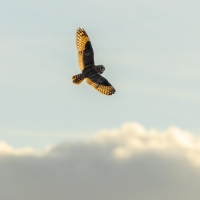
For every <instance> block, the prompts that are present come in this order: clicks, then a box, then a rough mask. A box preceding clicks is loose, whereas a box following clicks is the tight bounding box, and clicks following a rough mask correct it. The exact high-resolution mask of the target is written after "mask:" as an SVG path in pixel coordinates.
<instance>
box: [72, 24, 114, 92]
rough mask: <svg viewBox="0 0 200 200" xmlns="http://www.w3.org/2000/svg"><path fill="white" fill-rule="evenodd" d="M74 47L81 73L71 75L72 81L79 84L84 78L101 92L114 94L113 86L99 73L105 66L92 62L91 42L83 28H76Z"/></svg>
mask: <svg viewBox="0 0 200 200" xmlns="http://www.w3.org/2000/svg"><path fill="white" fill-rule="evenodd" d="M76 47H77V51H78V64H79V67H80V69H81V71H82V73H81V74H78V75H75V76H73V77H72V81H73V83H75V84H80V83H82V81H84V79H85V80H86V82H87V83H88V84H89V85H91V86H92V87H94V88H95V89H96V90H98V91H99V92H101V93H102V94H106V95H112V94H114V93H115V88H114V87H113V86H112V85H111V84H110V83H109V82H108V81H107V79H105V78H104V77H103V76H101V75H100V74H102V73H103V72H104V70H105V67H104V66H103V65H95V64H94V52H93V49H92V44H91V42H90V39H89V37H88V35H87V33H86V32H85V30H84V29H83V28H78V29H77V31H76Z"/></svg>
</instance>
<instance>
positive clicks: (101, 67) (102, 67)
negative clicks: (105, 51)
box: [99, 65, 106, 74]
mask: <svg viewBox="0 0 200 200" xmlns="http://www.w3.org/2000/svg"><path fill="white" fill-rule="evenodd" d="M105 69H106V68H105V67H104V66H103V65H99V71H100V74H102V73H103V72H104V71H105Z"/></svg>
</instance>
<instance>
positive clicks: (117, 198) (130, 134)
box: [0, 123, 200, 200]
mask: <svg viewBox="0 0 200 200" xmlns="http://www.w3.org/2000/svg"><path fill="white" fill-rule="evenodd" d="M0 169H1V172H0V195H1V198H2V199H7V200H13V199H15V200H26V199H29V200H35V199H37V200H47V199H48V200H55V199H70V200H77V199H87V200H93V199H95V200H102V199H104V200H121V199H137V200H146V199H154V200H158V199H159V200H160V199H162V200H163V199H164V200H165V199H166V200H167V199H170V200H188V199H192V200H193V199H194V200H196V199H199V197H200V191H199V188H198V186H199V184H200V138H199V137H197V136H195V135H193V134H191V133H189V132H187V131H183V130H180V129H179V128H176V127H171V128H169V129H167V130H165V131H163V132H160V131H157V130H146V129H145V128H144V127H142V126H141V125H140V124H137V123H126V124H124V125H123V126H122V127H121V128H120V129H116V130H104V131H102V132H100V133H99V134H97V135H96V136H95V137H94V138H93V139H91V140H90V142H87V143H86V142H85V143H73V144H69V143H62V144H59V145H56V146H53V147H49V148H46V149H45V150H43V151H38V150H34V149H31V148H23V149H15V148H13V147H11V146H9V145H8V144H6V143H4V142H1V143H0Z"/></svg>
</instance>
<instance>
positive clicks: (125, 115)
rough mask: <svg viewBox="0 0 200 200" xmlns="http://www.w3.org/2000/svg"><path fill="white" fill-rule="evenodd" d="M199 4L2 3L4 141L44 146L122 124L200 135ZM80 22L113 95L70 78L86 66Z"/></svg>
mask: <svg viewBox="0 0 200 200" xmlns="http://www.w3.org/2000/svg"><path fill="white" fill-rule="evenodd" d="M199 6H200V3H198V2H197V1H193V0H192V1H184V0H182V1H179V0H173V1H172V0H169V1H167V2H166V1H165V2H164V1H156V0H155V1H154V0H151V1H148V0H142V1H141V0H140V1H139V0H138V1H136V0H134V1H132V0H130V1H128V0H126V1H121V0H120V1H119V0H117V1H107V0H101V1H91V0H86V1H78V0H73V1H64V0H63V1H61V0H48V1H47V0H46V1H45V0H44V1H41V0H40V1H39V0H35V1H25V0H19V1H15V0H10V1H1V3H0V13H1V14H0V22H1V31H0V43H1V45H0V60H1V67H0V94H1V98H0V111H1V112H0V133H1V139H2V140H4V141H6V142H8V143H9V144H12V145H13V146H15V147H21V146H26V145H29V146H33V147H37V148H41V147H44V146H45V145H46V144H48V143H54V142H56V141H61V140H63V139H69V138H71V139H72V138H80V137H81V138H86V136H89V135H92V134H94V133H95V132H98V131H100V130H102V129H105V128H107V129H111V128H118V127H120V126H121V125H122V124H123V123H124V122H139V123H141V124H142V125H143V126H145V127H146V128H156V129H158V130H164V129H166V128H168V127H170V126H178V127H180V128H182V129H185V130H189V131H192V132H194V133H195V134H199V133H200V126H199V118H200V94H199V85H200V75H199V74H200V68H199V66H200V58H199V53H200V40H199V39H200V27H199V17H200V13H199ZM78 27H83V28H85V30H86V31H87V33H88V35H89V37H90V39H91V41H92V45H93V48H94V52H95V61H96V64H104V65H105V67H106V71H105V72H104V74H103V75H104V76H105V77H106V78H107V79H108V80H109V81H110V82H111V83H112V84H113V85H114V87H115V88H116V90H117V92H116V94H115V95H113V96H110V97H108V96H104V95H101V94H100V93H98V92H96V91H95V90H94V89H93V88H91V87H89V86H88V85H87V84H86V83H83V84H81V85H80V86H76V85H74V84H72V82H71V77H72V75H74V74H77V73H79V72H80V70H79V68H78V63H77V52H76V47H75V33H76V29H77V28H78Z"/></svg>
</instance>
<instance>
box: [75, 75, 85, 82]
mask: <svg viewBox="0 0 200 200" xmlns="http://www.w3.org/2000/svg"><path fill="white" fill-rule="evenodd" d="M84 78H85V77H84V74H77V75H74V76H72V82H73V83H75V84H80V83H82V82H83V80H84Z"/></svg>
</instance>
